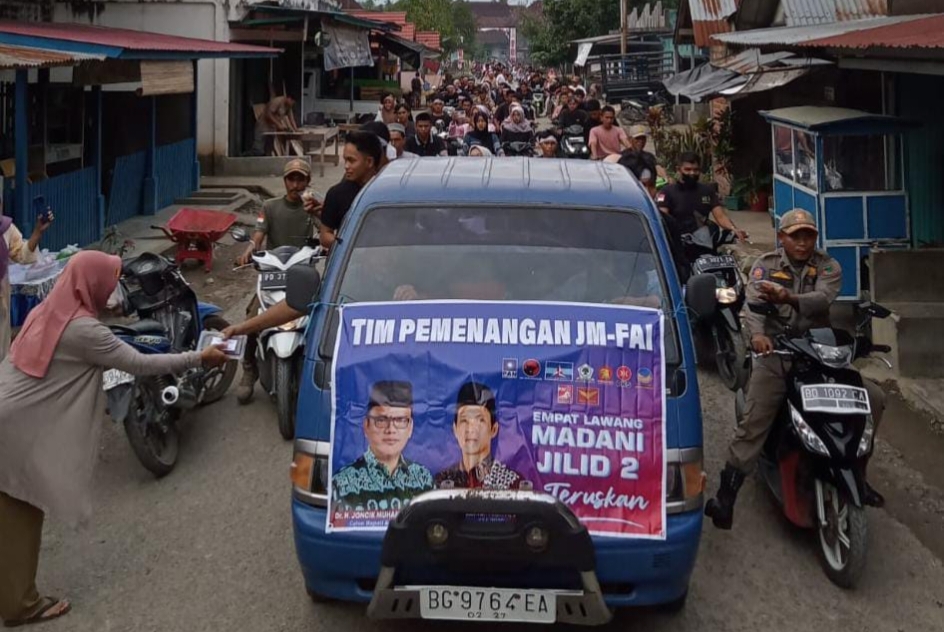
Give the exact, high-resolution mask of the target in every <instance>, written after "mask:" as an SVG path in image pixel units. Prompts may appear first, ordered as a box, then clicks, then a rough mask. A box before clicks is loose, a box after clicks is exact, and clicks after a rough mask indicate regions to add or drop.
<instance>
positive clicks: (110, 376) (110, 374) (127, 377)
mask: <svg viewBox="0 0 944 632" xmlns="http://www.w3.org/2000/svg"><path fill="white" fill-rule="evenodd" d="M129 382H134V376H133V375H131V374H130V373H125V372H124V371H119V370H118V369H108V370H107V371H105V372H104V373H103V374H102V388H103V389H104V390H106V391H110V390H111V389H113V388H115V387H116V386H121V385H122V384H128V383H129Z"/></svg>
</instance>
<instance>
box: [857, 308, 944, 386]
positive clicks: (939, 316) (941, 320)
mask: <svg viewBox="0 0 944 632" xmlns="http://www.w3.org/2000/svg"><path fill="white" fill-rule="evenodd" d="M882 305H884V306H885V307H887V308H889V309H890V310H892V312H893V316H892V317H891V318H886V319H881V320H880V319H876V320H873V321H872V331H873V339H874V341H875V342H876V343H877V344H887V345H889V346H891V348H892V353H891V354H889V356H890V358H889V359H890V360H891V361H892V364H893V365H894V369H895V370H896V372H897V373H898V375H901V376H902V377H909V378H942V377H944V361H942V358H944V335H942V333H944V302H924V301H922V302H914V301H912V302H893V303H887V302H883V303H882Z"/></svg>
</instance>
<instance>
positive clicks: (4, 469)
mask: <svg viewBox="0 0 944 632" xmlns="http://www.w3.org/2000/svg"><path fill="white" fill-rule="evenodd" d="M120 275H121V259H120V258H119V257H116V256H114V255H108V254H105V253H103V252H98V251H94V250H84V251H81V252H78V253H76V254H74V255H73V256H72V257H71V258H70V259H69V262H68V264H66V267H65V270H63V272H62V275H61V276H60V277H59V280H58V282H57V283H56V285H55V287H54V288H53V289H52V291H51V292H50V293H49V296H48V297H46V299H45V300H44V301H43V302H42V303H40V304H39V306H38V307H37V308H36V309H34V310H33V311H32V312H30V315H29V317H27V319H26V324H25V325H24V326H23V329H22V331H21V332H20V334H19V336H18V337H17V339H16V341H15V342H14V343H13V347H12V349H11V350H10V355H9V356H8V357H7V358H6V359H5V360H4V361H3V362H2V363H0V394H2V396H0V619H2V620H3V623H4V625H5V626H7V627H14V626H19V625H25V624H31V623H40V622H44V621H48V620H51V619H55V618H57V617H61V616H62V615H64V614H66V613H67V612H69V610H70V609H71V604H70V603H69V601H68V600H66V599H62V598H58V597H50V596H43V595H41V594H40V593H39V591H38V590H37V587H36V570H37V566H38V564H39V552H40V546H41V543H42V532H43V522H44V520H45V517H46V515H47V514H48V515H51V516H53V517H54V518H56V519H57V520H61V521H63V522H64V523H66V524H67V525H69V526H76V525H79V524H83V523H85V522H87V520H88V518H89V516H90V514H91V510H92V497H91V488H92V470H93V467H94V465H95V462H96V461H97V460H98V447H99V434H100V432H101V429H102V427H103V424H102V417H103V415H104V414H105V402H106V397H105V393H104V391H102V373H103V371H104V370H105V369H118V370H121V371H125V372H127V373H131V374H133V375H164V374H171V373H182V372H184V371H187V370H190V369H197V368H199V367H201V366H203V367H215V366H221V365H222V364H223V363H225V362H226V361H227V358H226V355H225V354H224V353H223V352H222V351H221V350H220V349H218V348H216V347H207V348H206V349H204V350H203V351H202V352H198V351H187V352H184V353H171V354H155V355H145V354H142V353H139V352H138V351H136V350H135V349H134V347H132V346H130V345H128V344H126V343H124V342H122V341H121V340H120V339H118V338H116V337H115V335H114V334H113V333H112V332H111V330H110V329H109V328H108V327H107V326H106V325H104V324H103V323H101V322H100V321H99V320H98V315H99V314H100V313H101V312H102V311H104V310H105V309H106V307H107V306H108V303H109V299H110V297H111V296H112V294H113V293H114V292H115V291H116V288H118V287H119V284H118V280H119V277H120Z"/></svg>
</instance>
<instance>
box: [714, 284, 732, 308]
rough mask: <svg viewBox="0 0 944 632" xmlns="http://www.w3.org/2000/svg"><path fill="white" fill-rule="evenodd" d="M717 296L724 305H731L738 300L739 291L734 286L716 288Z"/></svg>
mask: <svg viewBox="0 0 944 632" xmlns="http://www.w3.org/2000/svg"><path fill="white" fill-rule="evenodd" d="M715 298H716V299H718V302H719V303H721V304H722V305H730V304H731V303H736V302H737V300H738V293H737V290H735V289H734V288H732V287H719V288H717V289H716V290H715Z"/></svg>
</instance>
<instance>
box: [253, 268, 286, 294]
mask: <svg viewBox="0 0 944 632" xmlns="http://www.w3.org/2000/svg"><path fill="white" fill-rule="evenodd" d="M285 276H286V273H285V272H284V271H282V270H278V271H275V272H260V273H259V284H260V285H261V286H262V289H263V290H282V289H285Z"/></svg>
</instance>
